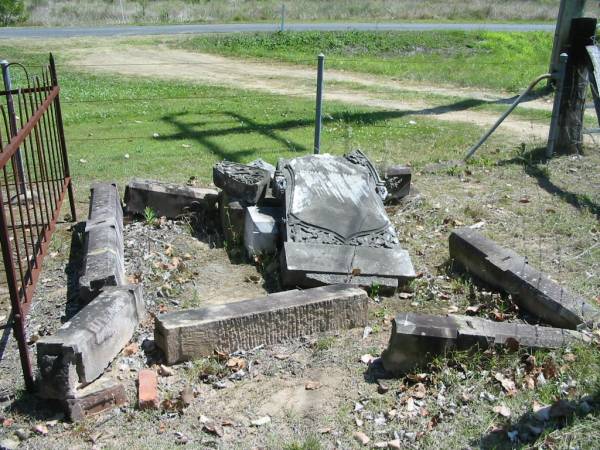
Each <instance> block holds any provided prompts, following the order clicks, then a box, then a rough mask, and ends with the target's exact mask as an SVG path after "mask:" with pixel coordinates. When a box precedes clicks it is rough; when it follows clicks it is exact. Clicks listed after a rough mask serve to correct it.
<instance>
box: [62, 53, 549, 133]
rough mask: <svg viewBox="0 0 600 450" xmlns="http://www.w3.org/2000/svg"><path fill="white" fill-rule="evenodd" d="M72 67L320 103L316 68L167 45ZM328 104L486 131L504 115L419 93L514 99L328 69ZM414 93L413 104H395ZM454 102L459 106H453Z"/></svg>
mask: <svg viewBox="0 0 600 450" xmlns="http://www.w3.org/2000/svg"><path fill="white" fill-rule="evenodd" d="M71 56H72V57H71V63H72V64H76V65H80V66H83V68H84V69H85V70H90V71H98V72H104V73H119V74H122V75H131V76H138V77H139V76H143V77H152V78H162V79H177V80H189V81H194V82H201V83H205V84H214V85H220V86H227V87H235V88H239V89H247V90H256V91H263V92H269V93H273V94H279V95H287V96H290V95H291V96H299V97H306V98H314V89H315V88H314V83H315V73H314V70H313V69H309V68H303V67H298V66H291V65H286V64H282V63H281V64H280V63H263V62H256V61H250V60H243V59H236V58H228V57H223V56H217V55H212V54H204V53H195V52H191V51H186V50H177V49H171V48H168V47H167V46H156V47H148V46H131V45H124V46H119V47H117V46H111V47H97V48H94V49H90V48H86V49H78V50H73V51H71ZM326 80H327V83H328V84H327V85H326V90H325V91H326V92H325V100H327V101H337V102H342V103H347V104H352V105H359V106H368V107H376V108H382V109H387V110H394V111H399V110H401V111H406V112H409V113H411V114H414V115H423V116H427V117H431V118H434V119H440V120H447V121H452V122H465V123H472V124H476V125H480V126H482V127H484V128H486V127H489V126H490V125H492V124H493V123H494V122H495V120H496V119H497V117H498V116H499V114H498V113H493V112H482V111H473V110H466V109H464V107H461V106H455V105H453V104H450V105H448V104H447V103H448V99H447V98H446V99H441V100H440V101H439V102H437V103H436V102H435V101H434V100H422V99H415V98H414V97H415V95H414V93H421V94H437V95H440V96H444V97H453V98H456V99H457V100H464V99H466V98H468V99H476V100H482V101H489V102H495V101H498V100H501V99H507V98H510V97H511V96H510V94H507V93H498V92H493V91H489V90H484V89H478V90H473V89H466V88H457V87H445V86H431V85H425V84H414V83H410V82H405V81H402V82H400V81H394V80H389V79H386V78H383V77H377V76H371V75H366V74H356V73H350V72H344V71H339V70H327V73H326ZM402 92H406V93H408V95H407V97H409V98H408V99H406V100H404V99H402V100H400V99H390V95H392V94H393V95H394V96H398V94H401V93H402ZM451 103H456V102H454V101H452V102H451ZM551 107H552V104H551V102H550V100H549V99H541V100H534V101H530V102H528V103H527V108H532V109H541V110H548V111H549V110H551ZM500 132H503V133H506V134H508V135H512V136H514V137H516V138H518V139H520V140H523V139H524V138H537V139H546V137H547V135H548V126H547V124H545V123H544V122H540V121H528V120H525V119H522V118H517V117H509V118H508V119H507V120H506V121H505V122H504V123H503V124H502V126H501V128H500Z"/></svg>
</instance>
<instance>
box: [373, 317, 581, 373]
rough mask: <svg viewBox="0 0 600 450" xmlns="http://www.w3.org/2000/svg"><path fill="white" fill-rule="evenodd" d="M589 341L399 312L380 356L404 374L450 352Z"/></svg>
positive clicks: (565, 333) (554, 331)
mask: <svg viewBox="0 0 600 450" xmlns="http://www.w3.org/2000/svg"><path fill="white" fill-rule="evenodd" d="M588 340H589V338H588V337H587V336H586V335H585V334H583V333H580V332H578V331H573V330H565V329H560V328H551V327H540V326H536V325H528V324H523V323H510V322H493V321H491V320H486V319H482V318H479V317H471V316H460V315H448V316H442V315H428V314H416V313H401V314H398V315H397V316H396V318H395V319H394V320H393V321H392V334H391V337H390V341H389V343H388V347H387V349H386V350H385V351H384V352H383V354H382V362H383V366H384V368H385V369H386V371H388V372H390V373H392V374H403V373H408V372H411V371H413V370H415V369H418V368H422V367H425V365H426V364H427V363H428V362H430V361H431V360H432V358H434V357H435V356H437V355H443V354H444V353H446V352H447V351H449V350H452V349H458V350H468V349H471V348H476V349H482V350H483V349H486V348H488V347H492V346H504V345H506V346H508V347H511V348H512V346H521V347H526V348H533V349H541V348H546V349H547V348H560V347H564V346H567V345H569V344H573V343H574V342H586V341H588Z"/></svg>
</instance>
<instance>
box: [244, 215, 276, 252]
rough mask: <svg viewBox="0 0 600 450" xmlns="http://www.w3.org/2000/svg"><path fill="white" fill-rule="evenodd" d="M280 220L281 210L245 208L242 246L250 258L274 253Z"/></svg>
mask: <svg viewBox="0 0 600 450" xmlns="http://www.w3.org/2000/svg"><path fill="white" fill-rule="evenodd" d="M282 218H283V208H269V207H266V206H249V207H247V208H246V218H245V222H244V246H245V247H246V251H247V252H248V254H249V255H250V256H254V255H260V254H263V253H274V252H275V250H276V249H277V238H278V236H279V224H280V222H281V220H282Z"/></svg>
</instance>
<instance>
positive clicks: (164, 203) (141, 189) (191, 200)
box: [124, 178, 218, 219]
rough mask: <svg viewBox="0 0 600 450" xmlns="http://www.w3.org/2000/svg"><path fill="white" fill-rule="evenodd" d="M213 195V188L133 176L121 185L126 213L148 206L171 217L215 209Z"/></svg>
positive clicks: (160, 214)
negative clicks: (123, 188)
mask: <svg viewBox="0 0 600 450" xmlns="http://www.w3.org/2000/svg"><path fill="white" fill-rule="evenodd" d="M217 196H218V191H217V190H216V189H208V188H197V187H192V186H183V185H179V184H174V183H164V182H161V181H153V180H142V179H137V178H135V179H133V180H131V181H130V182H129V183H128V184H127V186H126V187H125V196H124V202H125V209H126V211H127V213H129V214H139V215H143V214H144V210H145V209H146V207H149V208H152V210H153V211H154V212H155V213H156V215H157V216H159V217H160V216H165V217H168V218H172V219H174V218H177V217H178V216H181V215H182V214H185V213H188V212H193V211H198V210H200V209H206V210H213V209H215V205H216V203H217Z"/></svg>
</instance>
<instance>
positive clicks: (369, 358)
mask: <svg viewBox="0 0 600 450" xmlns="http://www.w3.org/2000/svg"><path fill="white" fill-rule="evenodd" d="M374 359H375V357H374V356H373V355H369V354H368V353H367V354H365V355H362V356H361V357H360V360H361V362H362V363H364V364H371V363H372V362H373V360H374Z"/></svg>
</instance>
